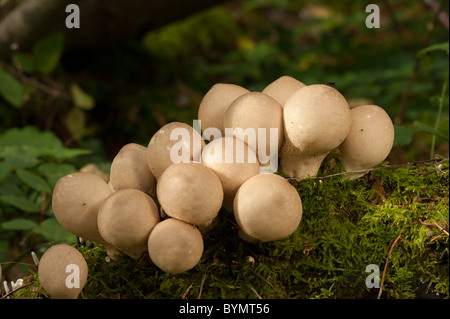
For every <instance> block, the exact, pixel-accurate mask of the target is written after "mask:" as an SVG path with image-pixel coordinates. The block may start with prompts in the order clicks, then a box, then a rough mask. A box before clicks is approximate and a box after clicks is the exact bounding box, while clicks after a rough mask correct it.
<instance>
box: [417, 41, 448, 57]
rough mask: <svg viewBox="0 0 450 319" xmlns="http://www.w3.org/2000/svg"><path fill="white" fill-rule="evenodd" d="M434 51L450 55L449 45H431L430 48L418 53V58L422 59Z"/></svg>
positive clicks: (446, 43) (445, 43)
mask: <svg viewBox="0 0 450 319" xmlns="http://www.w3.org/2000/svg"><path fill="white" fill-rule="evenodd" d="M432 51H445V52H446V53H447V54H449V43H448V42H444V43H438V44H433V45H430V46H429V47H427V48H425V49H423V50H420V51H419V52H417V56H418V57H419V58H420V57H423V56H425V55H426V53H428V52H432Z"/></svg>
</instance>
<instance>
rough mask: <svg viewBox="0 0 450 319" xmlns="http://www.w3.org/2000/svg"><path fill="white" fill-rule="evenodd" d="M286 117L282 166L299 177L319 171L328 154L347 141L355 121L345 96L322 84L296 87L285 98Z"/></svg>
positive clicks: (308, 175) (285, 172)
mask: <svg viewBox="0 0 450 319" xmlns="http://www.w3.org/2000/svg"><path fill="white" fill-rule="evenodd" d="M283 117H284V128H285V130H284V143H283V146H282V147H281V155H280V157H281V168H282V171H283V173H284V174H285V175H286V176H288V177H290V178H294V179H297V180H302V179H305V178H307V177H310V176H314V175H316V174H317V171H318V170H319V167H320V165H321V163H322V161H323V160H324V158H325V157H326V155H327V154H328V153H329V152H331V151H332V150H334V149H335V148H337V147H338V146H339V145H340V144H341V143H342V142H343V141H344V139H345V137H346V136H347V134H348V132H349V131H350V126H351V122H352V118H351V115H350V107H349V105H348V103H347V100H346V99H345V98H344V96H342V94H341V93H339V91H337V90H336V89H335V88H332V87H330V86H327V85H323V84H315V85H309V86H305V87H303V88H301V89H299V90H297V91H296V92H295V93H294V94H293V95H291V97H290V98H289V99H288V100H287V101H286V104H285V105H284V109H283Z"/></svg>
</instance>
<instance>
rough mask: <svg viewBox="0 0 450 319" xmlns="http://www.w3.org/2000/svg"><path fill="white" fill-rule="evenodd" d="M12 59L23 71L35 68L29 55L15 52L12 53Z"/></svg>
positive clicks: (31, 70)
mask: <svg viewBox="0 0 450 319" xmlns="http://www.w3.org/2000/svg"><path fill="white" fill-rule="evenodd" d="M13 59H14V61H15V62H16V64H17V65H18V66H19V68H20V69H21V70H22V71H23V72H25V73H33V72H34V70H35V68H34V61H33V59H32V57H31V56H30V55H28V54H25V53H21V52H17V53H14V54H13Z"/></svg>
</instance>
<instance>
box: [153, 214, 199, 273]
mask: <svg viewBox="0 0 450 319" xmlns="http://www.w3.org/2000/svg"><path fill="white" fill-rule="evenodd" d="M148 252H149V255H150V259H151V260H152V261H153V263H154V264H155V265H156V266H157V267H158V268H160V269H161V270H163V271H165V272H168V273H172V274H179V273H182V272H185V271H188V270H190V269H192V268H194V267H195V265H197V264H198V262H199V261H200V258H201V257H202V254H203V238H202V235H201V233H200V231H199V230H198V229H197V228H196V227H195V226H193V225H191V224H188V223H185V222H183V221H181V220H178V219H175V218H169V219H166V220H164V221H162V222H160V223H159V224H158V225H156V226H155V228H153V230H152V232H151V233H150V236H149V237H148Z"/></svg>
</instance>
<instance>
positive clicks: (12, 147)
mask: <svg viewBox="0 0 450 319" xmlns="http://www.w3.org/2000/svg"><path fill="white" fill-rule="evenodd" d="M89 153H90V151H89V150H82V149H71V148H66V147H64V146H63V145H62V143H61V141H60V140H59V139H58V137H56V136H55V135H54V134H53V133H51V132H42V131H39V130H38V129H37V128H35V127H33V126H26V127H24V128H12V129H9V130H8V131H6V132H5V133H3V134H0V158H3V159H4V160H5V161H6V162H9V163H11V164H12V165H13V167H15V168H28V167H33V166H35V165H37V164H38V163H39V158H40V157H52V158H55V159H58V160H64V159H68V158H73V157H75V156H79V155H84V154H89Z"/></svg>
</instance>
